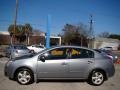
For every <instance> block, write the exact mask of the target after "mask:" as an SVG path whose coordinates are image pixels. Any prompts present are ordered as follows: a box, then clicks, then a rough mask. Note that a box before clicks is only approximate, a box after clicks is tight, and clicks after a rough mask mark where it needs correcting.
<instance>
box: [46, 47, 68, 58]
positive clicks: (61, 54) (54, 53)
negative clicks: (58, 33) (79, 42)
mask: <svg viewBox="0 0 120 90" xmlns="http://www.w3.org/2000/svg"><path fill="white" fill-rule="evenodd" d="M65 50H66V49H65V48H56V49H53V50H50V51H48V52H46V53H44V56H45V59H46V60H55V59H66V54H65Z"/></svg>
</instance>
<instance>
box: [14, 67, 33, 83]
mask: <svg viewBox="0 0 120 90" xmlns="http://www.w3.org/2000/svg"><path fill="white" fill-rule="evenodd" d="M33 78H34V77H33V74H32V72H31V70H29V69H25V68H22V69H20V70H18V72H17V75H16V80H17V82H18V83H20V84H22V85H27V84H31V83H33V80H34V79H33Z"/></svg>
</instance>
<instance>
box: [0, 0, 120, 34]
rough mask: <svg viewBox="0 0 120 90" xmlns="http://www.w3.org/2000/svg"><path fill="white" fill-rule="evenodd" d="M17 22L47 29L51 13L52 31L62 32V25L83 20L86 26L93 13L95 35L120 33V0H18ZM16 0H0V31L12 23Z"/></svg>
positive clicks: (6, 28) (74, 23) (43, 29)
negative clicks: (48, 17)
mask: <svg viewBox="0 0 120 90" xmlns="http://www.w3.org/2000/svg"><path fill="white" fill-rule="evenodd" d="M18 1H19V7H18V15H17V24H23V25H24V24H26V23H30V24H31V26H32V27H33V28H34V29H37V30H40V31H43V32H46V31H47V16H48V15H50V16H51V20H50V25H51V26H50V30H51V34H54V35H57V34H60V33H62V29H63V28H64V26H65V25H66V24H67V23H68V24H73V25H77V24H80V23H83V24H85V25H87V26H88V27H89V22H90V15H91V14H92V15H93V31H94V34H95V35H98V34H100V33H102V32H109V33H110V34H120V0H18ZM15 2H16V0H0V31H7V30H8V27H9V25H11V24H13V23H14V16H15Z"/></svg>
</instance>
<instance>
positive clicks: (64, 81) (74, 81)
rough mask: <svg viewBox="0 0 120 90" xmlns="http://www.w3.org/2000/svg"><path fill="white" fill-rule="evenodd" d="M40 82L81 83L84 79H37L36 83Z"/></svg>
mask: <svg viewBox="0 0 120 90" xmlns="http://www.w3.org/2000/svg"><path fill="white" fill-rule="evenodd" d="M41 82H51V83H78V82H79V83H83V82H86V80H74V79H73V80H59V79H55V80H51V79H50V80H46V79H45V80H43V79H42V80H41V79H40V80H38V81H37V83H41Z"/></svg>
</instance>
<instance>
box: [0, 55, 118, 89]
mask: <svg viewBox="0 0 120 90" xmlns="http://www.w3.org/2000/svg"><path fill="white" fill-rule="evenodd" d="M7 60H8V58H5V57H2V58H0V90H120V65H117V64H115V68H116V73H115V76H114V77H112V78H110V79H109V80H108V81H105V83H104V84H102V85H101V86H92V85H89V84H87V83H86V82H84V81H43V80H42V81H39V82H38V83H33V84H31V85H20V84H18V83H17V82H15V81H12V80H9V79H8V78H7V77H5V76H4V65H5V62H7Z"/></svg>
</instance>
